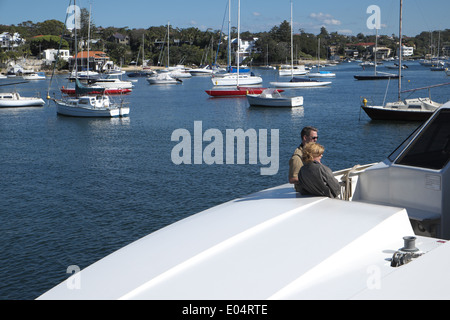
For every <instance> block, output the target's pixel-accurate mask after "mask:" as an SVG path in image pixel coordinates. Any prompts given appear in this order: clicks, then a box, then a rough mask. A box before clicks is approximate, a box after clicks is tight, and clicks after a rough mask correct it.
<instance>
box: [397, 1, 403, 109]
mask: <svg viewBox="0 0 450 320" xmlns="http://www.w3.org/2000/svg"><path fill="white" fill-rule="evenodd" d="M402 9H403V0H400V18H399V30H398V33H399V39H398V41H399V50H398V52H399V53H398V101H401V99H402V97H401V91H402V55H403V48H402V47H403V46H402Z"/></svg>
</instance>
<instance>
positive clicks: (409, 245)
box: [391, 236, 423, 268]
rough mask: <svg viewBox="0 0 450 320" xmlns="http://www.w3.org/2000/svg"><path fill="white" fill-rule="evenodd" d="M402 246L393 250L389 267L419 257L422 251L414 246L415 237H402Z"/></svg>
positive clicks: (403, 263)
mask: <svg viewBox="0 0 450 320" xmlns="http://www.w3.org/2000/svg"><path fill="white" fill-rule="evenodd" d="M403 240H404V247H403V248H401V249H400V250H398V251H396V252H394V254H393V256H392V259H391V267H394V268H397V267H400V266H403V265H405V264H407V263H409V262H411V261H413V260H414V259H417V258H419V257H420V256H421V255H422V254H423V253H422V252H420V251H419V249H417V248H416V247H415V241H416V237H410V236H407V237H403Z"/></svg>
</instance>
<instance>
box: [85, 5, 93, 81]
mask: <svg viewBox="0 0 450 320" xmlns="http://www.w3.org/2000/svg"><path fill="white" fill-rule="evenodd" d="M91 11H92V4H90V5H89V25H88V43H87V70H86V71H87V77H88V78H89V53H90V48H89V47H90V43H89V41H90V40H91Z"/></svg>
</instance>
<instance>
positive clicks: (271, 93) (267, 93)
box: [247, 88, 303, 108]
mask: <svg viewBox="0 0 450 320" xmlns="http://www.w3.org/2000/svg"><path fill="white" fill-rule="evenodd" d="M247 101H248V103H249V104H250V106H252V107H282V108H283V107H284V108H292V107H301V106H303V97H302V96H297V97H284V96H282V95H281V94H280V93H279V92H278V90H277V89H272V88H269V89H266V90H264V91H263V92H262V93H260V94H247Z"/></svg>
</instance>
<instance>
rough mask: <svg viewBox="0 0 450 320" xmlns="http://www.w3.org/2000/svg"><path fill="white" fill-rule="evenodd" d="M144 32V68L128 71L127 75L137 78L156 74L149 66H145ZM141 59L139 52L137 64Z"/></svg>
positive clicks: (143, 47)
mask: <svg viewBox="0 0 450 320" xmlns="http://www.w3.org/2000/svg"><path fill="white" fill-rule="evenodd" d="M144 49H145V46H144V34H143V35H142V70H135V71H133V72H129V73H127V76H128V77H130V78H137V77H148V76H151V75H152V74H155V72H154V71H153V70H150V69H148V67H146V66H145V54H144ZM138 60H139V53H138V58H137V59H136V64H137V62H138Z"/></svg>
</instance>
